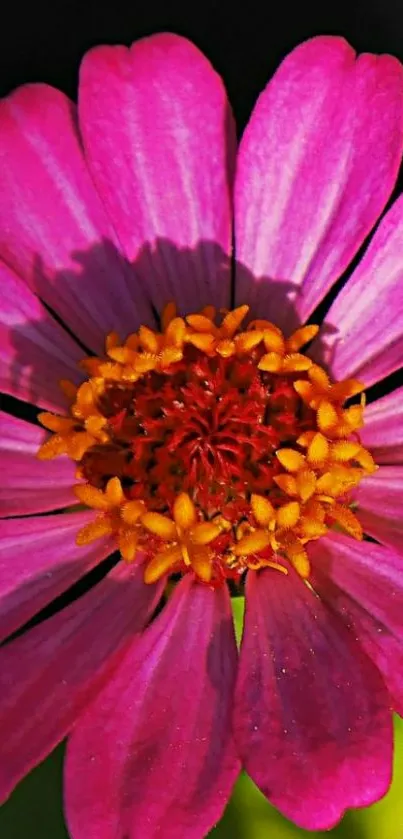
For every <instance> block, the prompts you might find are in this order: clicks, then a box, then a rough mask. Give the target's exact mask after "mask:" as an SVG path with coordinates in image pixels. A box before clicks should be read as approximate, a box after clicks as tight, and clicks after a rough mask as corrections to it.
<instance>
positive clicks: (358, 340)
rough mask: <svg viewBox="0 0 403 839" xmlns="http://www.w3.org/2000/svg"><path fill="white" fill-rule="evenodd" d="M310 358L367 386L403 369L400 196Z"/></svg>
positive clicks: (340, 296) (332, 311) (402, 212)
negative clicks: (359, 380) (357, 379)
mask: <svg viewBox="0 0 403 839" xmlns="http://www.w3.org/2000/svg"><path fill="white" fill-rule="evenodd" d="M312 354H313V356H314V357H315V358H317V359H318V360H319V361H324V362H325V364H327V365H328V366H329V367H330V369H331V372H332V374H333V375H334V376H335V378H336V379H341V378H344V377H347V376H357V377H358V378H359V379H361V380H362V381H363V382H365V384H366V385H371V384H373V383H374V382H377V381H379V380H380V379H382V378H384V376H388V375H389V374H390V373H393V371H394V370H397V369H398V368H399V367H400V366H401V365H402V364H403V197H402V198H399V200H398V201H396V203H395V204H394V205H393V207H392V208H391V210H389V212H388V213H387V215H386V216H385V218H384V219H383V221H382V222H381V224H380V225H379V228H378V229H377V231H376V233H375V235H374V237H373V239H372V241H371V244H370V245H369V247H368V250H367V251H366V253H365V256H364V257H363V259H362V260H361V262H360V264H359V265H358V268H356V270H355V271H354V273H353V274H352V276H351V277H350V279H349V280H348V282H347V283H346V285H345V286H344V288H343V289H342V290H341V291H340V293H339V294H338V296H337V298H336V300H335V302H334V303H333V305H332V306H331V308H330V310H329V312H328V314H327V316H326V318H325V321H324V323H323V327H322V330H321V337H320V338H319V339H317V341H316V342H315V345H314V346H313V347H312Z"/></svg>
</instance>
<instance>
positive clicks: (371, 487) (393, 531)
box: [354, 466, 403, 553]
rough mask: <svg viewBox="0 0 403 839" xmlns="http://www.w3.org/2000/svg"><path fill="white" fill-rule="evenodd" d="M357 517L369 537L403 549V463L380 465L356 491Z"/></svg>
mask: <svg viewBox="0 0 403 839" xmlns="http://www.w3.org/2000/svg"><path fill="white" fill-rule="evenodd" d="M354 501H355V502H356V503H357V504H358V506H357V510H356V513H357V516H358V518H359V520H360V522H361V524H362V526H363V528H364V530H365V533H368V535H369V536H372V537H373V538H374V539H376V540H377V541H378V542H381V543H382V544H383V545H386V546H387V547H389V548H394V549H395V550H397V551H398V552H399V553H402V552H403V466H380V468H379V469H378V471H377V472H375V473H374V474H373V475H371V476H370V477H369V478H364V479H363V480H362V481H361V483H360V484H359V486H358V487H357V489H356V490H355V491H354Z"/></svg>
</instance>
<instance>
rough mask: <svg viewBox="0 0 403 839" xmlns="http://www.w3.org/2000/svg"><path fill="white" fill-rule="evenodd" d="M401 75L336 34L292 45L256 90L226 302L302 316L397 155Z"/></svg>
mask: <svg viewBox="0 0 403 839" xmlns="http://www.w3.org/2000/svg"><path fill="white" fill-rule="evenodd" d="M402 85H403V70H402V67H401V65H400V64H399V62H398V61H397V60H396V59H394V58H391V57H390V56H379V57H377V56H373V55H362V56H360V58H359V59H358V60H355V53H354V51H353V50H352V49H351V47H350V46H349V45H348V44H347V43H346V41H344V39H342V38H334V37H330V36H322V37H318V38H312V39H311V40H309V41H306V42H305V43H303V44H301V45H300V46H298V47H297V48H296V49H295V50H293V52H292V53H291V55H289V56H288V57H287V58H286V59H285V60H284V61H283V63H282V64H281V66H280V68H279V69H278V70H277V73H276V74H275V76H274V78H273V79H272V81H271V82H270V83H269V85H268V86H267V88H266V90H265V91H264V92H263V93H262V94H261V96H260V98H259V100H258V102H257V105H256V107H255V110H254V112H253V114H252V117H251V120H250V122H249V125H248V127H247V128H246V131H245V134H244V137H243V139H242V142H241V146H240V152H239V163H238V170H237V177H236V189H235V229H236V249H237V259H238V260H239V262H240V263H242V264H243V265H244V266H245V268H246V270H245V271H243V270H242V268H240V269H239V272H238V278H237V299H238V302H239V303H244V302H245V301H247V302H248V303H250V304H251V305H252V311H253V314H254V316H255V317H270V319H271V320H275V321H276V323H278V324H279V325H280V326H282V325H283V326H286V327H291V326H293V325H294V324H295V323H296V322H298V321H303V320H305V319H306V318H307V317H308V316H309V315H310V314H311V312H312V311H313V310H314V308H315V307H316V306H317V304H318V303H319V302H320V300H321V299H322V298H323V296H324V295H325V293H326V292H327V290H328V289H329V288H330V287H331V286H332V284H333V283H334V282H335V280H336V279H337V278H338V277H339V276H340V274H341V273H342V272H343V271H344V269H345V268H346V267H347V265H348V263H349V262H350V261H351V259H352V257H353V256H354V255H355V253H356V252H357V250H358V249H359V247H360V245H361V244H362V243H363V241H364V239H365V237H366V236H367V234H368V233H369V231H370V230H371V228H372V226H373V225H374V223H375V221H376V219H377V218H378V216H379V214H380V213H381V212H382V210H383V208H384V206H385V204H386V202H387V200H388V198H389V195H390V193H391V191H392V188H393V185H394V182H395V179H396V176H397V172H398V168H399V163H400V157H401V153H402V141H403V98H402V94H401V91H402Z"/></svg>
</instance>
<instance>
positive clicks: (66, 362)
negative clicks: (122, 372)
mask: <svg viewBox="0 0 403 839" xmlns="http://www.w3.org/2000/svg"><path fill="white" fill-rule="evenodd" d="M82 357H83V351H82V349H80V347H79V346H78V344H75V342H74V341H73V340H72V339H71V338H70V336H69V335H68V334H67V332H65V331H64V329H62V328H61V326H59V324H58V323H56V321H55V320H54V319H53V318H52V317H51V316H50V315H49V313H48V312H47V310H46V309H45V307H44V306H42V303H40V301H39V300H38V298H37V297H36V296H35V294H33V293H32V292H31V291H30V290H29V288H27V286H26V285H25V283H24V282H23V281H22V280H20V279H19V277H17V276H16V274H14V272H13V271H10V269H9V268H7V267H6V265H3V264H2V263H0V361H1V375H0V389H1V390H2V391H3V392H4V393H10V394H11V395H12V396H16V397H17V398H18V399H23V400H25V402H33V403H34V404H35V405H40V406H41V407H42V408H48V409H49V410H51V411H60V410H61V411H64V410H65V408H66V399H65V397H64V395H63V392H62V391H61V389H60V387H59V380H60V379H70V380H73V381H75V382H76V383H79V382H80V381H82V378H83V376H82V373H80V370H79V368H78V362H79V361H80V359H81V358H82Z"/></svg>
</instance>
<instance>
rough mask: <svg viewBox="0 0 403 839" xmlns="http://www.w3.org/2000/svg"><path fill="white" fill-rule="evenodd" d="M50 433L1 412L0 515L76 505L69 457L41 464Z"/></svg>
mask: <svg viewBox="0 0 403 839" xmlns="http://www.w3.org/2000/svg"><path fill="white" fill-rule="evenodd" d="M46 437H47V432H46V431H44V430H43V429H42V428H38V427H37V426H36V425H31V424H30V423H29V422H24V420H20V419H16V418H15V417H11V416H9V415H8V414H4V413H3V412H2V411H0V460H1V465H2V476H1V482H0V515H2V516H21V515H24V516H26V515H31V514H32V513H44V512H46V511H47V510H56V509H58V508H59V507H68V506H70V505H71V504H76V503H77V499H76V497H75V495H74V493H73V490H72V487H73V485H74V484H75V483H77V481H76V479H75V477H74V473H75V471H76V470H75V464H74V463H73V462H72V461H71V460H68V458H67V457H60V458H57V459H56V460H38V459H37V458H36V453H37V451H38V448H39V446H40V445H41V443H43V441H44V440H45V439H46Z"/></svg>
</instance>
